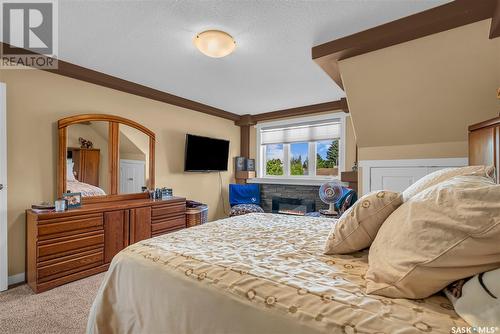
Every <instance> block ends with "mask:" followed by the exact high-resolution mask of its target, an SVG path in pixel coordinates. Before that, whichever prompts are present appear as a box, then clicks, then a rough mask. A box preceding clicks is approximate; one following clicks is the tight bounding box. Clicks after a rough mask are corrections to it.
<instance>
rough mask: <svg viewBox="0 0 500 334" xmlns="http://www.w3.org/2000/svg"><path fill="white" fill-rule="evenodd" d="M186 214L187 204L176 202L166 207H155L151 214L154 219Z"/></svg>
mask: <svg viewBox="0 0 500 334" xmlns="http://www.w3.org/2000/svg"><path fill="white" fill-rule="evenodd" d="M184 212H186V202H175V203H172V204H166V205H157V206H154V207H153V209H152V212H151V216H152V217H153V219H155V218H156V217H161V216H171V215H177V214H179V213H184Z"/></svg>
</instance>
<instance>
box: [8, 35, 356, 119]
mask: <svg viewBox="0 0 500 334" xmlns="http://www.w3.org/2000/svg"><path fill="white" fill-rule="evenodd" d="M0 47H2V50H3V48H4V47H5V48H10V47H11V46H10V45H9V44H7V43H3V42H0ZM16 50H17V49H16ZM21 50H23V54H36V53H34V52H31V51H29V50H24V49H21ZM40 56H42V57H46V56H43V55H40ZM46 58H48V57H46ZM41 70H43V71H46V72H50V73H53V74H58V75H62V76H65V77H69V78H73V79H77V80H81V81H85V82H89V83H92V84H95V85H99V86H102V87H106V88H111V89H115V90H118V91H122V92H125V93H129V94H133V95H137V96H141V97H144V98H147V99H151V100H155V101H160V102H164V103H168V104H172V105H175V106H178V107H182V108H186V109H191V110H194V111H198V112H201V113H205V114H208V115H211V116H216V117H221V118H224V119H228V120H231V121H234V122H235V124H236V125H238V126H248V125H254V124H255V123H256V122H258V121H263V120H271V119H277V118H284V117H289V116H298V115H306V114H314V113H319V112H324V111H331V110H344V111H345V112H348V110H349V109H348V107H347V101H346V100H345V98H342V99H341V100H338V101H332V102H326V103H320V104H314V105H309V106H303V107H298V108H292V109H284V110H278V111H273V112H268V113H263V114H257V115H241V116H240V115H238V114H234V113H231V112H228V111H225V110H222V109H218V108H215V107H212V106H209V105H206V104H203V103H199V102H196V101H192V100H189V99H186V98H183V97H180V96H176V95H173V94H169V93H167V92H163V91H160V90H157V89H154V88H150V87H147V86H144V85H140V84H137V83H134V82H131V81H127V80H124V79H120V78H117V77H114V76H112V75H108V74H105V73H102V72H98V71H95V70H91V69H88V68H85V67H82V66H79V65H75V64H72V63H69V62H66V61H63V60H58V68H57V69H44V68H41Z"/></svg>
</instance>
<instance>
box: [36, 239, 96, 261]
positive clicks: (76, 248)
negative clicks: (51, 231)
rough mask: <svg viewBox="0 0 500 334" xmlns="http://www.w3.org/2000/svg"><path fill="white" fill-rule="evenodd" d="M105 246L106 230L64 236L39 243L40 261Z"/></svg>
mask: <svg viewBox="0 0 500 334" xmlns="http://www.w3.org/2000/svg"><path fill="white" fill-rule="evenodd" d="M99 247H104V232H92V233H87V234H82V235H78V238H75V237H62V238H58V239H51V240H49V241H40V242H39V243H38V256H39V259H38V261H39V262H41V261H45V260H49V259H50V258H52V257H60V256H66V255H70V254H74V253H79V252H82V251H87V250H90V249H93V248H99Z"/></svg>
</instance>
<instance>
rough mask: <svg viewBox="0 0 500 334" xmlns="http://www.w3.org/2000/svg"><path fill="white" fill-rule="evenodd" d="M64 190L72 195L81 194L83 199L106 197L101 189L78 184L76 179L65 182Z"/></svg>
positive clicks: (86, 184)
mask: <svg viewBox="0 0 500 334" xmlns="http://www.w3.org/2000/svg"><path fill="white" fill-rule="evenodd" d="M66 190H68V191H69V192H72V193H82V196H83V197H89V196H104V195H106V192H105V191H104V190H103V189H101V188H99V187H96V186H93V185H91V184H88V183H84V182H80V181H78V180H76V179H75V180H68V181H67V182H66Z"/></svg>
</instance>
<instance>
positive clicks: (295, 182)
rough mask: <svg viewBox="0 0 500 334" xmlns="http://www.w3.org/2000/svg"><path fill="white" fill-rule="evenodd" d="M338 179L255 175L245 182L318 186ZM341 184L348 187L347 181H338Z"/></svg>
mask: <svg viewBox="0 0 500 334" xmlns="http://www.w3.org/2000/svg"><path fill="white" fill-rule="evenodd" d="M331 181H339V182H340V179H339V178H338V177H334V178H324V179H323V178H321V179H317V178H314V179H306V178H277V177H256V178H252V179H247V183H258V184H282V185H298V186H320V185H322V184H324V183H326V182H331ZM340 183H341V184H342V185H343V186H345V187H348V186H349V183H347V182H340Z"/></svg>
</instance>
